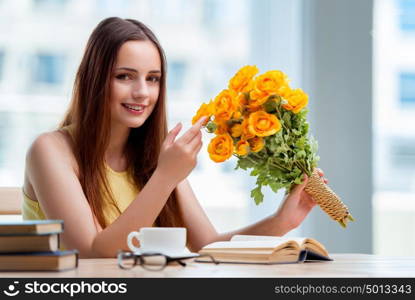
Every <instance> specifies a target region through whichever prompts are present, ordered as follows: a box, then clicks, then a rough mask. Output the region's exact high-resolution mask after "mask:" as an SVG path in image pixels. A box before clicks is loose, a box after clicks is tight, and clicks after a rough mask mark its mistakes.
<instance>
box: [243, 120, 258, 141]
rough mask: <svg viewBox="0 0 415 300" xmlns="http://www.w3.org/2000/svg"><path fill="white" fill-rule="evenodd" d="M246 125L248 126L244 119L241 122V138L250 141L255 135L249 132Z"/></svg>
mask: <svg viewBox="0 0 415 300" xmlns="http://www.w3.org/2000/svg"><path fill="white" fill-rule="evenodd" d="M248 125H249V123H248V119H244V120H243V121H242V138H243V139H245V140H248V139H252V138H253V137H255V133H253V132H251V131H250V130H249V126H248Z"/></svg>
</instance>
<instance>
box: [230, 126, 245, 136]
mask: <svg viewBox="0 0 415 300" xmlns="http://www.w3.org/2000/svg"><path fill="white" fill-rule="evenodd" d="M242 132H243V128H242V125H241V124H235V125H233V126H232V128H231V135H232V136H233V137H240V136H241V135H242Z"/></svg>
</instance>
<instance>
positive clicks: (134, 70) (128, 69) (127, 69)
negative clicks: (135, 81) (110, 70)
mask: <svg viewBox="0 0 415 300" xmlns="http://www.w3.org/2000/svg"><path fill="white" fill-rule="evenodd" d="M115 70H126V71H130V72H135V73H138V71H137V70H136V69H133V68H128V67H119V68H116V69H115ZM149 73H161V71H160V70H151V71H149Z"/></svg>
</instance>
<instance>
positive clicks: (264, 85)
mask: <svg viewBox="0 0 415 300" xmlns="http://www.w3.org/2000/svg"><path fill="white" fill-rule="evenodd" d="M287 85H288V78H287V75H285V74H284V73H283V72H281V71H268V72H265V73H264V74H262V75H260V76H258V77H257V78H256V79H255V90H257V91H258V92H262V93H265V94H267V95H274V94H278V92H279V90H280V88H282V87H284V86H287Z"/></svg>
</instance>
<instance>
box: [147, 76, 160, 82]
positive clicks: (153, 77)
mask: <svg viewBox="0 0 415 300" xmlns="http://www.w3.org/2000/svg"><path fill="white" fill-rule="evenodd" d="M148 81H150V82H159V81H160V77H158V76H151V77H149V78H148Z"/></svg>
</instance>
